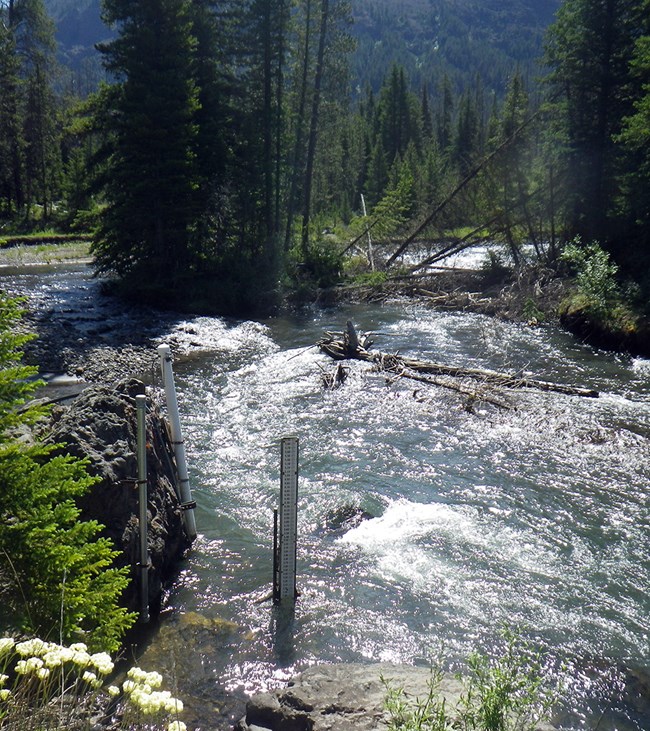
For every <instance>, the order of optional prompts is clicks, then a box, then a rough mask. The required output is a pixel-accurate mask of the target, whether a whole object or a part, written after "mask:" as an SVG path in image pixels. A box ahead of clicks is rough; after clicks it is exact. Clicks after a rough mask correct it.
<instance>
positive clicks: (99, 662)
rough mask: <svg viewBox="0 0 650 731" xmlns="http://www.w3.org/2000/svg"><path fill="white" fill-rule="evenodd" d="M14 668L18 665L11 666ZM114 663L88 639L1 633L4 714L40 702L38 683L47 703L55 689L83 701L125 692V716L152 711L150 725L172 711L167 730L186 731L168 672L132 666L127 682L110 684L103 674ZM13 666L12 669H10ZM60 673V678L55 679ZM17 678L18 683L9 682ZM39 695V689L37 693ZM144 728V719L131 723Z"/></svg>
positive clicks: (1, 703)
mask: <svg viewBox="0 0 650 731" xmlns="http://www.w3.org/2000/svg"><path fill="white" fill-rule="evenodd" d="M8 668H12V670H9V669H8ZM113 669H114V663H113V660H112V659H111V656H110V655H109V654H108V653H106V652H97V653H94V654H92V653H90V652H89V651H88V648H87V646H86V645H85V644H83V643H82V642H77V643H75V644H72V645H70V646H69V647H67V646H65V645H59V644H56V643H55V642H45V641H44V640H41V639H38V638H34V639H30V640H24V641H22V642H16V641H15V640H14V639H13V638H12V637H0V718H4V717H5V716H6V714H7V713H8V712H9V706H6V707H5V704H7V703H8V702H9V701H10V700H11V701H12V705H11V711H12V713H15V712H16V708H17V707H19V706H20V703H21V701H23V702H25V701H26V703H25V708H26V709H28V708H29V707H30V706H33V704H34V692H36V693H37V694H38V693H39V691H38V690H36V691H35V689H38V688H40V689H41V690H40V697H41V700H42V702H43V705H44V706H45V705H47V703H48V701H49V699H50V698H51V697H52V694H53V692H54V691H56V692H58V693H60V692H61V690H62V689H63V692H64V693H66V694H70V693H71V692H72V693H74V696H75V697H77V698H78V699H79V702H80V703H83V701H84V699H86V698H89V697H90V694H92V695H93V697H98V696H97V694H98V693H100V695H101V692H104V693H105V694H106V696H105V697H106V698H107V702H108V699H111V698H112V699H117V698H118V697H120V696H122V698H123V703H124V705H123V708H124V713H125V720H126V717H127V716H130V715H133V714H135V715H136V716H138V717H140V716H146V717H147V718H148V719H149V720H148V721H147V722H146V724H145V725H146V728H151V729H153V728H159V725H158V724H157V723H156V724H154V725H152V723H151V722H152V720H153V719H152V717H154V716H157V717H158V718H157V719H156V720H157V721H161V720H162V719H164V718H166V719H169V717H170V716H171V717H174V718H175V719H176V720H173V721H171V722H169V723H168V724H167V726H166V731H186V729H187V727H186V725H185V724H184V723H183V722H182V721H180V720H178V714H179V713H180V712H181V711H182V710H183V702H182V701H181V700H179V699H178V698H174V697H173V696H172V694H171V693H170V692H169V691H167V690H160V688H161V686H162V683H163V677H162V675H161V674H160V673H158V672H155V671H153V672H146V671H144V670H142V669H140V668H138V667H133V668H131V669H130V670H129V671H128V673H127V679H126V680H125V681H124V682H123V683H122V688H121V690H120V688H119V687H118V686H116V685H109V686H108V687H106V688H104V686H103V679H102V678H103V677H105V676H108V675H110V674H111V673H112V672H113ZM5 670H7V673H5V672H4V671H5ZM54 673H57V675H56V677H57V678H58V680H57V681H56V683H53V681H52V679H53V677H54V675H53V674H54ZM11 676H12V677H13V678H14V685H13V687H12V688H8V687H5V686H6V685H7V683H8V681H9V680H10V677H11ZM37 697H38V695H37ZM136 727H137V728H139V727H140V726H139V725H133V724H130V725H129V726H128V728H136Z"/></svg>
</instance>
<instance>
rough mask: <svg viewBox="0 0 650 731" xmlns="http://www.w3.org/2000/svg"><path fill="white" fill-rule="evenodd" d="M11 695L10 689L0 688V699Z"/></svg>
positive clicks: (3, 699)
mask: <svg viewBox="0 0 650 731" xmlns="http://www.w3.org/2000/svg"><path fill="white" fill-rule="evenodd" d="M10 697H11V691H10V690H9V689H8V688H3V689H2V690H0V701H6V700H8V699H9V698H10Z"/></svg>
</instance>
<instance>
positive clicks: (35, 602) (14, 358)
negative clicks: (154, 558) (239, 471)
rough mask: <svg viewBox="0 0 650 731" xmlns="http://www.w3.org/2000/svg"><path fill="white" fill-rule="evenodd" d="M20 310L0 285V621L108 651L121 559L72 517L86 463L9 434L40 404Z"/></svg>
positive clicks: (118, 612)
mask: <svg viewBox="0 0 650 731" xmlns="http://www.w3.org/2000/svg"><path fill="white" fill-rule="evenodd" d="M20 315H21V311H20V308H19V304H18V303H17V302H16V301H15V300H12V299H9V298H7V297H6V296H5V295H4V294H3V293H1V292H0V395H1V396H2V398H0V493H1V494H2V505H1V506H0V579H1V581H0V587H1V588H0V597H1V599H2V601H1V603H0V624H2V625H3V626H4V627H6V628H9V629H13V630H15V631H18V632H27V633H29V634H38V635H39V636H41V637H42V638H43V639H49V638H51V639H54V640H59V638H60V637H63V638H64V640H65V641H68V642H70V641H75V640H83V641H85V642H87V643H88V644H89V645H90V646H91V647H93V648H95V649H102V650H111V651H114V650H116V649H118V647H119V645H120V640H121V638H122V636H123V634H124V632H125V631H126V629H128V627H129V626H130V625H131V624H132V623H133V619H134V617H133V616H132V615H129V614H128V613H127V612H126V610H124V609H123V608H121V607H120V606H119V600H120V596H121V594H122V592H123V590H124V589H125V587H126V585H127V583H128V578H127V571H128V568H125V569H116V568H113V566H112V564H113V559H114V558H115V557H116V555H117V552H116V551H114V550H113V547H112V545H111V544H110V542H109V541H108V540H106V539H103V538H99V537H98V534H99V532H100V530H101V526H100V525H99V524H98V523H97V522H95V521H81V520H80V519H79V518H80V512H81V511H80V509H79V508H78V507H77V505H76V500H77V498H79V497H80V496H82V495H83V494H84V493H85V492H86V491H87V490H88V488H89V487H90V486H91V485H92V484H93V483H94V482H95V480H94V478H91V477H90V476H89V475H88V472H87V471H86V463H85V462H83V461H81V460H78V459H76V458H73V457H70V456H67V455H65V454H59V455H57V456H55V455H54V453H55V451H56V450H57V449H60V445H49V446H46V445H44V444H42V443H40V442H38V441H36V442H33V443H31V444H28V445H27V446H26V443H25V441H24V440H23V441H21V442H19V441H18V440H17V439H16V436H17V434H18V433H19V431H20V430H24V429H25V427H27V426H29V425H32V424H34V423H35V422H36V421H37V420H38V419H39V418H41V417H42V416H43V413H44V412H43V410H42V409H40V408H36V407H27V408H25V403H26V401H27V400H28V399H30V398H31V397H32V396H33V394H34V391H35V389H36V388H37V387H38V386H39V381H35V380H34V379H33V376H34V375H35V373H36V368H33V367H29V366H24V365H23V364H22V362H21V359H22V347H23V346H24V345H25V343H26V342H27V341H28V340H29V339H30V336H28V335H18V334H16V327H17V324H18V321H19V318H20ZM17 430H18V431H17Z"/></svg>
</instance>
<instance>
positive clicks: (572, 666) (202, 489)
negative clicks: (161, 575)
mask: <svg viewBox="0 0 650 731" xmlns="http://www.w3.org/2000/svg"><path fill="white" fill-rule="evenodd" d="M28 277H31V279H28ZM5 281H6V282H8V284H7V286H8V288H9V289H11V290H14V291H17V292H23V293H27V294H28V295H29V296H31V297H32V298H33V301H35V302H38V303H39V304H38V306H39V307H42V308H47V307H50V308H51V309H53V310H57V308H58V312H59V314H61V316H64V317H65V313H66V311H67V312H68V313H70V312H73V313H74V312H75V311H77V312H78V311H85V310H87V309H88V308H92V306H93V305H92V302H93V298H94V297H98V296H99V295H98V293H97V283H96V282H94V281H92V280H90V279H89V277H88V274H87V272H85V271H84V270H82V269H79V270H74V271H73V272H72V273H71V272H70V271H68V272H67V273H66V274H65V277H64V276H63V275H62V274H61V272H60V271H58V272H57V271H43V272H40V273H38V274H37V275H34V274H29V275H23V274H19V273H12V274H11V276H9V275H5ZM63 281H66V282H67V283H68V284H67V285H66V286H63V285H62V284H61V282H63ZM0 284H1V283H0ZM75 303H76V304H75ZM75 308H76V309H75ZM123 316H124V318H129V317H131V316H133V313H132V312H131V313H130V312H129V311H128V310H125V311H124V315H123ZM347 319H351V320H353V321H354V322H355V324H356V325H357V327H358V328H359V329H360V330H362V331H366V332H368V331H371V332H373V333H374V339H375V347H376V348H378V349H380V350H383V351H389V352H400V353H404V354H408V355H413V356H417V357H421V358H423V359H431V360H436V361H439V362H443V363H447V364H450V365H459V366H475V367H481V368H490V369H498V370H507V371H524V372H530V373H532V374H534V377H536V378H541V379H547V380H552V381H559V382H562V383H566V384H570V385H579V386H585V387H589V388H595V389H598V390H599V391H600V392H601V396H600V398H598V399H587V398H581V397H576V396H564V395H559V394H555V393H541V392H535V391H509V392H507V393H503V392H501V393H499V394H498V398H499V399H500V400H501V401H503V402H504V404H506V405H507V406H508V407H509V408H508V409H502V408H498V407H496V406H493V405H490V404H486V403H482V402H480V401H476V402H474V403H473V404H471V405H470V404H468V403H467V397H466V396H462V395H460V394H458V393H456V392H454V391H451V390H445V389H441V388H436V387H432V386H427V385H424V384H418V383H415V382H412V381H407V380H393V381H387V378H386V375H385V374H380V373H376V372H373V371H372V370H371V368H370V367H369V366H368V364H364V363H361V362H350V363H348V364H347V366H348V367H349V369H350V370H349V376H348V379H347V381H346V382H345V384H344V385H343V387H341V388H339V389H337V390H335V391H326V390H324V388H323V385H322V382H321V375H322V372H323V371H324V370H330V369H331V368H332V367H333V364H332V361H329V360H328V359H327V358H326V357H325V356H324V355H322V354H320V353H319V352H318V350H317V349H316V348H315V347H313V344H314V343H315V341H316V340H317V339H318V338H319V337H320V335H321V334H322V332H323V331H324V330H341V329H342V327H343V326H344V324H345V321H346V320H347ZM150 326H151V323H149V325H148V327H150ZM153 329H154V330H157V331H156V333H155V340H156V342H164V341H165V340H167V339H171V340H172V341H173V342H174V343H175V344H176V345H177V346H178V344H182V343H186V344H188V345H189V344H190V343H191V344H192V347H191V348H190V351H189V352H190V354H189V355H188V354H183V352H186V351H185V349H183V348H179V352H178V354H177V358H176V362H175V372H176V377H177V390H178V393H179V400H180V410H181V419H182V423H183V428H184V431H185V438H186V445H187V452H188V460H189V467H190V479H191V484H192V488H193V492H194V497H195V499H196V501H197V504H198V507H197V511H196V522H197V527H198V531H199V537H198V539H197V542H196V544H195V546H194V548H193V550H192V552H191V553H190V555H189V556H188V558H187V560H186V561H185V562H184V564H183V565H182V566H181V570H180V574H179V576H178V579H177V581H176V582H175V584H174V586H173V587H172V588H171V589H170V591H169V594H168V597H167V601H166V606H165V609H164V611H163V614H162V617H161V620H160V623H159V625H157V627H156V628H155V630H154V631H152V633H151V637H150V640H149V644H148V647H147V649H146V651H145V653H144V657H143V658H142V664H143V666H146V662H147V661H149V662H151V663H157V664H158V665H160V666H163V667H162V669H163V670H167V671H169V672H172V673H173V675H174V677H175V678H176V682H177V684H178V692H179V694H180V695H181V696H182V697H184V698H185V699H186V703H187V706H188V710H189V711H190V714H191V716H192V718H193V720H194V721H195V722H196V723H197V725H199V726H200V727H202V728H210V727H211V725H210V721H209V719H210V718H211V717H214V714H221V716H222V718H223V719H224V724H225V718H226V717H227V715H228V713H230V712H231V711H232V704H229V701H227V700H224V698H226V697H227V696H224V695H223V693H224V692H225V693H226V694H231V695H232V696H234V697H235V698H237V697H240V698H241V697H243V694H244V693H250V692H254V691H257V690H261V689H265V688H269V687H273V686H275V685H278V684H280V683H281V682H283V681H284V680H286V679H287V678H289V677H290V676H291V675H293V674H295V673H296V672H298V671H300V670H301V669H303V668H305V667H306V666H308V665H310V664H313V663H316V662H339V661H354V662H373V661H391V662H404V663H417V664H427V663H430V662H431V661H432V660H433V659H435V658H439V657H443V658H445V660H444V662H445V663H446V665H447V666H449V667H451V668H461V667H462V660H463V658H465V657H466V656H467V655H468V654H469V653H470V652H471V651H472V650H475V649H478V650H485V651H490V650H491V649H492V648H493V647H494V646H495V643H497V642H498V634H499V631H500V628H501V627H503V625H504V624H508V625H510V626H512V627H517V628H520V629H521V631H522V632H523V634H524V635H525V636H526V637H527V638H529V639H531V640H532V641H534V642H535V643H536V644H538V645H539V646H540V647H541V648H542V649H543V650H544V652H545V654H546V657H547V662H548V664H549V667H551V668H553V669H554V672H556V673H558V674H562V675H564V676H565V677H566V681H565V691H564V692H565V695H566V697H567V703H566V709H565V710H564V711H562V713H561V714H560V716H559V717H558V718H557V719H556V723H558V724H559V725H560V726H561V727H562V728H563V729H572V730H578V729H596V728H598V731H610V730H611V731H613V730H614V729H618V730H619V731H632V730H634V731H644V730H646V731H647V729H649V728H650V715H649V711H648V701H647V700H645V701H642V700H641V698H640V694H639V690H638V689H639V687H641V686H644V685H645V687H646V694H647V687H648V685H649V684H650V683H649V681H648V671H649V669H650V643H649V629H648V616H649V609H650V600H649V599H648V590H649V588H650V547H649V544H648V531H649V528H650V525H649V513H648V493H649V485H648V477H649V475H650V450H649V445H650V441H649V437H650V361H647V360H644V359H638V358H629V357H626V356H621V355H616V354H612V353H607V352H604V351H599V350H595V349H593V348H590V347H588V346H585V345H583V344H580V343H579V342H577V341H576V340H575V339H574V338H573V337H572V336H570V335H568V334H566V333H563V332H561V331H560V330H558V329H556V328H554V327H550V326H542V327H538V328H530V327H526V326H524V325H520V324H508V323H502V322H498V321H495V320H493V319H490V318H487V317H483V316H478V315H471V314H453V313H441V312H437V311H435V310H431V309H428V308H426V307H424V306H422V305H419V304H412V303H409V302H394V303H390V304H384V305H350V306H341V307H337V308H335V309H316V308H312V309H308V310H304V311H302V312H301V313H299V314H296V315H292V316H284V317H277V318H273V319H269V320H265V321H259V322H251V321H234V320H224V319H221V318H208V317H197V318H183V319H181V318H177V319H174V318H169V317H168V316H165V317H161V320H160V322H159V323H158V324H157V328H156V327H154V328H153ZM492 395H496V394H495V393H493V394H492ZM289 434H290V435H296V436H298V437H299V439H300V481H299V512H298V533H299V541H298V589H299V591H300V597H299V599H298V601H297V604H296V608H295V612H294V613H290V612H286V611H278V610H276V609H273V607H272V606H271V602H270V601H268V599H267V598H266V597H267V596H268V594H269V593H270V590H271V577H272V557H271V553H272V539H273V509H274V508H275V507H277V505H278V500H279V464H280V458H279V440H280V438H281V437H283V436H285V435H289ZM342 509H345V510H346V511H347V512H349V513H352V512H354V511H357V512H360V511H364V512H365V513H366V514H367V516H366V519H365V520H363V521H361V522H358V523H357V524H352V527H349V529H345V528H346V527H345V526H343V527H340V526H338V525H337V524H334V523H333V522H332V519H333V516H335V515H336V514H337V513H340V511H341V510H342ZM147 669H149V668H147ZM217 691H218V693H217ZM219 699H221V700H219ZM597 724H598V725H597ZM224 727H225V726H224Z"/></svg>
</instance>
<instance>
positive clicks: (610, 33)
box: [546, 0, 643, 250]
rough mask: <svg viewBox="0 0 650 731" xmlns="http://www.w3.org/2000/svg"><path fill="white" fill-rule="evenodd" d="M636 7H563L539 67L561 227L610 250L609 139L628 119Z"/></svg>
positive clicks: (588, 1) (621, 1)
mask: <svg viewBox="0 0 650 731" xmlns="http://www.w3.org/2000/svg"><path fill="white" fill-rule="evenodd" d="M642 4H643V3H642V2H639V1H638V0H632V1H631V2H630V1H628V0H566V2H565V3H564V4H563V5H562V7H561V8H560V10H559V12H558V15H557V20H556V22H555V23H554V25H553V26H551V28H550V30H549V34H548V43H547V49H546V62H547V64H548V66H549V67H550V68H551V73H550V75H549V81H550V85H551V89H552V94H553V97H552V98H553V102H554V105H555V112H556V122H557V125H558V126H557V131H556V134H557V136H558V139H559V140H564V141H565V155H564V167H565V175H566V176H567V186H566V189H567V191H568V195H569V196H570V199H571V210H570V221H569V228H570V231H571V233H573V234H581V235H582V237H583V239H584V240H585V241H589V240H594V239H597V240H600V241H601V242H604V243H606V244H607V245H608V246H609V247H610V249H612V250H613V249H614V248H615V244H614V240H615V238H616V228H617V225H616V217H615V215H614V210H613V208H614V205H615V201H616V199H617V197H618V194H619V189H618V182H617V166H618V150H617V148H616V144H615V136H616V135H617V134H618V133H620V131H621V126H622V120H623V118H624V117H625V116H626V115H628V114H630V112H631V98H630V94H629V68H630V62H631V59H632V55H633V52H634V41H635V38H636V36H637V35H638V34H639V27H640V17H641V13H642Z"/></svg>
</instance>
